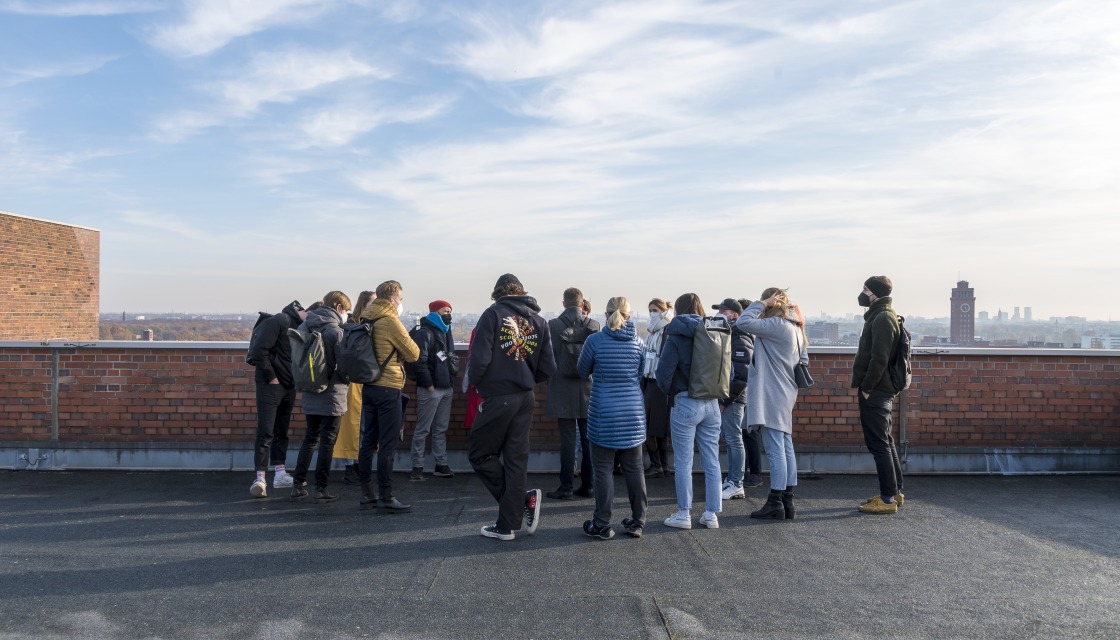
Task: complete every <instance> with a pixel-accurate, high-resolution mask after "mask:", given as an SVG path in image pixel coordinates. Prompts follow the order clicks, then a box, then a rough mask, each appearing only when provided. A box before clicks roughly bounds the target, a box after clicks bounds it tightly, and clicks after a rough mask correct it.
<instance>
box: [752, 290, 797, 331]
mask: <svg viewBox="0 0 1120 640" xmlns="http://www.w3.org/2000/svg"><path fill="white" fill-rule="evenodd" d="M788 291H789V289H779V288H778V287H770V288H769V289H767V290H765V291H763V292H762V293H761V294H759V296H758V299H759V300H766V299H767V298H769V297H770V296H777V297H776V298H775V299H774V305H773V306H770V307H766V309H765V310H764V311H763V312H762V315H761V316H759V317H761V318H782V319H783V320H789V321H790V322H792V323H793V324H795V325H797V328H798V329H800V330H801V338H802V340H804V341H805V344H809V336H808V334H806V333H805V316H803V315H801V307H798V306H797V305H796V304H794V303H793V302H792V301H791V300H790V299H789V294H788V293H787V292H788Z"/></svg>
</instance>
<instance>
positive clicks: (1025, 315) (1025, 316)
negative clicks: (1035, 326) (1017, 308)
mask: <svg viewBox="0 0 1120 640" xmlns="http://www.w3.org/2000/svg"><path fill="white" fill-rule="evenodd" d="M1023 319H1024V320H1026V321H1027V322H1030V321H1031V308H1030V307H1023Z"/></svg>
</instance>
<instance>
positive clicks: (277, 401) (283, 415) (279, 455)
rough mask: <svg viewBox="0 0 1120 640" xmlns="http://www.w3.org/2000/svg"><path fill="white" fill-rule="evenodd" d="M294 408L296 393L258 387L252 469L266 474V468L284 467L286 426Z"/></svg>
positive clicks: (272, 386) (264, 384) (280, 387)
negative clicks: (254, 468)
mask: <svg viewBox="0 0 1120 640" xmlns="http://www.w3.org/2000/svg"><path fill="white" fill-rule="evenodd" d="M295 405H296V390H295V389H285V388H284V385H282V384H268V383H267V382H258V383H257V440H256V445H255V447H254V450H253V466H255V467H256V469H257V471H267V470H268V465H269V463H270V462H271V464H284V461H285V459H287V457H288V425H289V424H290V423H291V421H292V408H293V407H295Z"/></svg>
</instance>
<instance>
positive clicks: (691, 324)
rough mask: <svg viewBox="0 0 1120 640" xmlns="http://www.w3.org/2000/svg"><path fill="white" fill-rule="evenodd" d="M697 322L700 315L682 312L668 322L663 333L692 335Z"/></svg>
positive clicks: (668, 334)
mask: <svg viewBox="0 0 1120 640" xmlns="http://www.w3.org/2000/svg"><path fill="white" fill-rule="evenodd" d="M698 324H700V316H698V315H695V314H692V313H684V314H681V315H679V316H676V317H675V318H673V319H672V320H671V321H670V322H669V324H668V325H667V326H666V327H665V335H667V336H688V337H692V332H693V331H696V325H698Z"/></svg>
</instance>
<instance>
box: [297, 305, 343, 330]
mask: <svg viewBox="0 0 1120 640" xmlns="http://www.w3.org/2000/svg"><path fill="white" fill-rule="evenodd" d="M342 323H343V320H342V316H340V315H338V312H337V311H335V310H334V309H331V308H328V307H319V308H318V309H316V310H314V311H312V312H310V313H308V314H307V320H304V322H303V324H305V325H307V330H308V331H319V332H322V330H323V327H324V326H325V325H328V324H338V325H340V324H342Z"/></svg>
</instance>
